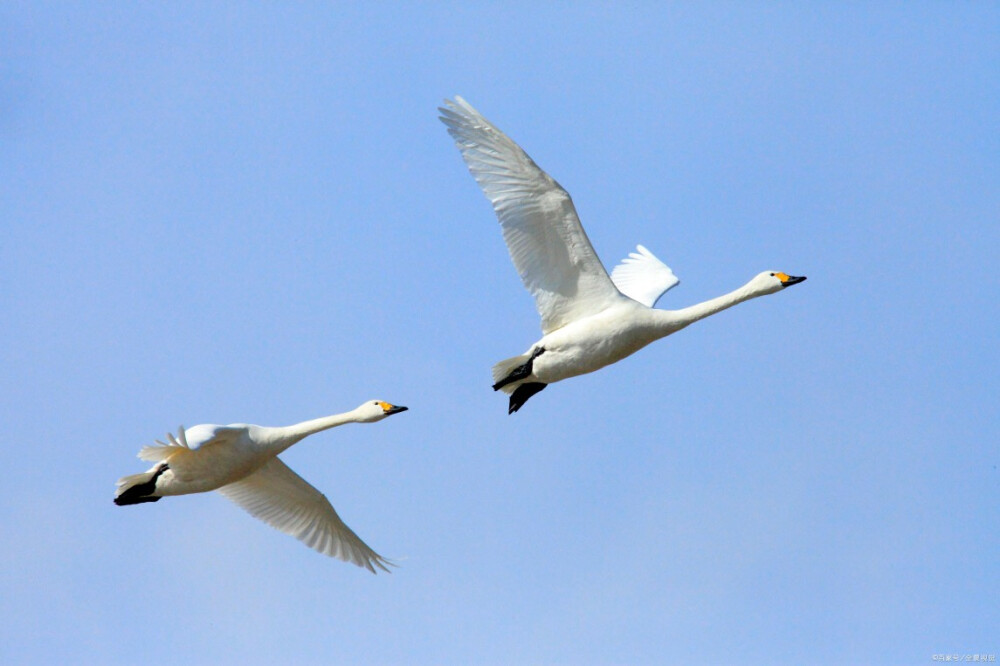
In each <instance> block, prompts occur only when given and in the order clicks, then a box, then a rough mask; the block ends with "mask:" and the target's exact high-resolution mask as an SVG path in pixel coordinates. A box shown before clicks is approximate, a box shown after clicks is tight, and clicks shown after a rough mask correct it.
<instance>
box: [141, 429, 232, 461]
mask: <svg viewBox="0 0 1000 666" xmlns="http://www.w3.org/2000/svg"><path fill="white" fill-rule="evenodd" d="M244 431H245V428H243V427H239V426H220V425H211V424H202V425H196V426H194V427H193V428H188V429H187V430H185V429H184V426H178V428H177V436H176V437H175V436H174V435H173V433H169V432H168V433H167V441H166V442H161V441H160V440H156V444H150V445H147V446H144V447H142V448H141V449H139V459H140V460H147V461H149V462H159V461H161V460H166V459H167V458H169V457H170V456H172V455H173V454H175V453H178V452H180V451H197V450H198V449H200V448H202V447H204V446H209V445H211V444H218V443H221V442H231V441H232V440H233V439H235V438H236V437H238V436H239V434H240V433H242V432H244Z"/></svg>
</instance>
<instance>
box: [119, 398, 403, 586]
mask: <svg viewBox="0 0 1000 666" xmlns="http://www.w3.org/2000/svg"><path fill="white" fill-rule="evenodd" d="M403 411H406V407H397V406H394V405H391V404H389V403H387V402H384V401H381V400H370V401H368V402H365V403H364V404H362V405H360V406H359V407H357V408H356V409H353V410H351V411H349V412H345V413H343V414H334V415H332V416H326V417H323V418H319V419H313V420H311V421H304V422H302V423H298V424H296V425H292V426H286V427H277V428H275V427H266V426H258V425H252V424H247V423H235V424H231V425H225V426H222V425H212V424H203V425H197V426H194V427H193V428H187V429H185V428H183V427H181V428H180V429H179V431H178V433H177V436H176V437H174V435H172V434H168V435H167V441H166V442H160V441H157V443H156V445H155V446H144V447H143V448H142V449H141V450H140V451H139V458H140V459H142V460H146V461H149V462H154V463H155V464H154V465H153V467H151V468H150V469H149V470H147V471H146V472H144V473H141V474H133V475H130V476H125V477H122V478H121V479H119V480H118V484H117V485H118V489H117V492H116V493H115V504H118V505H120V506H124V505H129V504H142V503H145V502H156V501H158V500H159V499H160V498H161V497H168V496H171V495H190V494H192V493H204V492H209V491H212V490H218V491H219V492H220V493H222V495H223V496H225V497H226V498H228V499H230V500H232V501H233V502H235V503H236V504H238V505H240V506H241V507H243V508H244V509H245V510H247V511H248V512H249V513H250V514H251V515H253V516H254V517H256V518H259V519H261V520H263V521H264V522H266V523H268V524H269V525H271V526H272V527H274V528H276V529H278V530H281V531H282V532H285V533H286V534H291V535H292V536H294V537H296V538H298V539H299V540H301V541H302V542H303V543H305V544H306V545H307V546H309V547H310V548H313V549H315V550H317V551H319V552H321V553H323V554H325V555H329V556H332V557H337V558H339V559H341V560H344V561H347V562H352V563H354V564H357V565H358V566H361V567H364V568H366V569H368V570H369V571H371V572H372V573H375V567H378V568H380V569H382V570H384V571H388V569H387V568H386V565H387V564H389V562H388V561H387V560H385V559H384V558H383V557H381V556H380V555H379V554H378V553H376V552H375V551H374V550H372V549H371V548H369V547H368V546H367V545H366V544H365V543H364V542H363V541H362V540H361V539H360V538H359V537H358V536H357V535H356V534H355V533H354V532H353V531H352V530H351V529H350V528H349V527H348V526H347V525H346V524H344V522H343V521H342V520H341V519H340V516H338V515H337V512H336V511H335V510H334V508H333V506H332V505H331V504H330V502H329V500H327V499H326V497H325V496H324V495H323V494H322V493H320V492H319V491H318V490H316V488H314V487H313V486H311V485H310V484H309V483H308V482H307V481H305V480H304V479H303V478H302V477H300V476H299V475H298V474H296V473H295V472H293V471H292V470H291V468H289V467H288V466H287V465H285V463H283V462H282V461H281V459H280V458H278V454H280V453H281V452H282V451H284V450H285V449H287V448H288V447H290V446H292V445H293V444H296V443H297V442H300V441H301V440H303V439H304V438H306V437H308V436H309V435H312V434H315V433H317V432H320V431H323V430H328V429H330V428H334V427H336V426H339V425H344V424H345V423H373V422H375V421H381V420H382V419H384V418H386V417H388V416H390V415H392V414H397V413H399V412H403Z"/></svg>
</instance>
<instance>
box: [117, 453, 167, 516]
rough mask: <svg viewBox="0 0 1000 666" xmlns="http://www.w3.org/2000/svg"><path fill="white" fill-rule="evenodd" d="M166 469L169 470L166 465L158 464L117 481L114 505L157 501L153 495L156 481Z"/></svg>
mask: <svg viewBox="0 0 1000 666" xmlns="http://www.w3.org/2000/svg"><path fill="white" fill-rule="evenodd" d="M167 469H169V468H168V467H167V464H166V463H160V464H159V465H156V466H155V467H153V468H152V469H151V470H149V471H147V472H142V473H140V474H130V475H128V476H123V477H122V478H120V479H118V483H117V487H118V489H117V490H116V491H115V504H117V505H118V506H127V505H129V504H142V503H143V502H156V501H158V500H159V499H160V498H159V496H155V495H153V493H155V492H156V480H157V479H158V478H159V477H160V475H161V474H163V472H165V471H166V470H167Z"/></svg>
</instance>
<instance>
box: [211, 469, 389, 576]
mask: <svg viewBox="0 0 1000 666" xmlns="http://www.w3.org/2000/svg"><path fill="white" fill-rule="evenodd" d="M219 492H220V493H222V494H223V495H225V496H226V497H227V498H228V499H230V500H232V501H233V502H235V503H236V504H239V505H240V506H241V507H243V508H244V509H246V510H247V511H248V512H249V513H250V515H252V516H253V517H254V518H259V519H260V520H263V521H264V522H265V523H267V524H268V525H270V526H271V527H274V528H275V529H278V530H281V531H282V532H284V533H285V534H290V535H292V536H293V537H295V538H296V539H298V540H299V541H301V542H302V543H304V544H305V545H307V546H309V547H310V548H312V549H314V550H317V551H319V552H321V553H323V554H324V555H329V556H331V557H336V558H338V559H341V560H344V561H345V562H353V563H354V564H356V565H358V566H359V567H364V568H366V569H368V570H369V571H371V572H372V573H375V567H378V568H379V569H382V570H383V571H388V570H389V569H388V568H387V567H388V566H389V565H391V564H392V563H391V562H389V561H388V560H386V559H385V558H383V557H382V556H380V555H379V554H378V553H376V552H375V551H374V550H372V549H371V548H369V547H368V546H367V545H366V544H365V542H364V541H362V540H361V539H360V538H359V537H358V535H357V534H355V533H354V532H353V531H351V528H349V527H348V526H347V525H345V524H344V521H342V520H341V519H340V516H338V515H337V512H336V511H334V510H333V505H331V504H330V501H329V500H328V499H326V497H325V496H324V495H323V493H321V492H319V491H318V490H316V489H315V488H313V487H312V486H311V485H309V483H308V482H307V481H306V480H305V479H303V478H302V477H301V476H299V475H298V474H296V473H295V472H293V471H292V470H291V469H290V468H289V467H288V465H286V464H285V463H283V462H281V460H279V459H278V458H272V459H271V460H270V461H269V462H268V463H267V464H265V465H264V466H263V467H261V468H260V469H259V470H257V471H256V472H254V473H253V474H251V475H250V476H248V477H246V478H244V479H242V480H240V481H237V482H236V483H230V484H229V485H227V486H223V487H221V488H219Z"/></svg>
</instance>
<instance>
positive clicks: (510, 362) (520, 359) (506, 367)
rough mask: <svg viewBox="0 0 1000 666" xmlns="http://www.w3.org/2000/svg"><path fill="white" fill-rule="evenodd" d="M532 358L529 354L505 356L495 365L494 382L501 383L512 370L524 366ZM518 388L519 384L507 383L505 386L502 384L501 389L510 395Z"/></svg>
mask: <svg viewBox="0 0 1000 666" xmlns="http://www.w3.org/2000/svg"><path fill="white" fill-rule="evenodd" d="M530 358H531V356H530V355H528V354H521V355H520V356H514V357H512V358H505V359H504V360H502V361H500V362H499V363H497V364H496V365H494V366H493V384H494V385H496V384H499V383H500V382H502V381H503V380H504V379H507V377H509V376H510V375H511V373H512V372H514V371H515V370H517V369H518V368H520V367H523V366H524V364H525V363H527V362H528V360H529V359H530ZM516 388H517V386H516V385H515V384H506V385H504V386H500V387H499V390H500V391H503V392H504V393H506V394H507V395H510V394H511V393H513V392H514V389H516ZM494 390H497V389H494Z"/></svg>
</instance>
